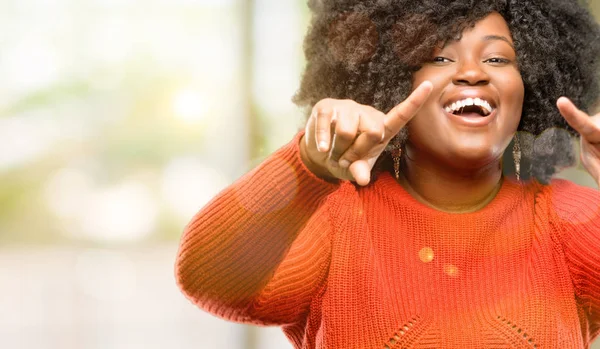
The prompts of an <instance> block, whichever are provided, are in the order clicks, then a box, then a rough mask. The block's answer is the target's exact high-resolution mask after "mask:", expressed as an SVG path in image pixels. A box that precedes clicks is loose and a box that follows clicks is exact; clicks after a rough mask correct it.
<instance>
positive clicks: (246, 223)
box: [176, 135, 338, 324]
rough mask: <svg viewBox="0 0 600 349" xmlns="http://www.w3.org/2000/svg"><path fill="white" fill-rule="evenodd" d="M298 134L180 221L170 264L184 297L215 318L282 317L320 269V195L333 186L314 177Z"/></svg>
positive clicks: (275, 320) (325, 224) (324, 257)
mask: <svg viewBox="0 0 600 349" xmlns="http://www.w3.org/2000/svg"><path fill="white" fill-rule="evenodd" d="M299 137H300V135H299V136H298V137H296V138H294V140H293V141H292V142H291V143H290V144H288V145H287V146H285V147H283V148H281V149H280V150H278V151H277V152H276V153H274V154H273V155H272V156H270V157H269V158H268V159H267V160H266V161H265V162H264V163H262V164H261V165H260V166H259V167H258V168H256V169H255V170H253V171H252V172H250V173H248V174H246V175H245V176H243V177H242V178H240V179H239V180H238V181H237V182H235V183H234V184H233V185H231V186H230V187H228V188H226V189H225V190H224V191H223V192H221V193H220V194H219V195H218V196H217V197H215V198H214V199H213V200H212V201H211V202H210V203H209V204H208V205H207V206H205V207H204V208H203V209H202V210H201V211H200V212H199V213H198V214H196V216H195V217H194V218H193V220H192V221H191V222H190V223H189V225H188V226H187V227H186V229H185V232H184V235H183V237H182V239H181V244H180V249H179V254H178V257H177V262H176V278H177V283H178V285H179V287H180V288H181V289H182V291H183V292H184V293H185V295H186V296H187V297H188V298H189V299H190V300H191V301H192V302H194V303H195V304H197V305H198V306H199V307H201V308H203V309H205V310H206V311H209V312H211V313H213V314H215V315H217V316H220V317H223V318H226V319H229V320H232V321H243V322H253V323H260V324H283V323H289V322H292V321H294V320H295V319H296V317H297V316H298V315H299V314H301V313H302V312H303V311H305V310H306V308H307V306H308V305H309V304H310V300H311V296H312V294H313V292H314V291H315V289H316V288H317V287H318V285H319V284H320V283H322V280H323V278H324V277H325V275H326V267H327V265H328V261H329V251H330V250H329V219H328V214H327V206H326V205H323V202H324V201H325V199H326V197H327V196H328V195H329V194H330V193H332V192H333V191H335V190H336V189H337V188H338V185H337V184H332V183H328V182H325V181H323V180H321V179H319V178H317V177H315V176H314V175H313V174H312V173H311V172H310V171H309V170H308V169H306V167H305V166H304V165H303V163H302V160H301V159H300V156H299V147H298V143H299Z"/></svg>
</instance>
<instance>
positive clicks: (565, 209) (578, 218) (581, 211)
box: [540, 179, 600, 223]
mask: <svg viewBox="0 0 600 349" xmlns="http://www.w3.org/2000/svg"><path fill="white" fill-rule="evenodd" d="M540 194H541V195H540V197H541V198H542V199H543V200H544V201H546V203H547V204H548V209H550V210H551V212H552V213H553V214H555V216H556V218H557V219H559V220H562V221H566V222H569V223H577V222H582V221H589V220H592V219H595V218H596V217H598V216H600V191H598V190H597V189H594V188H590V187H585V186H582V185H579V184H575V183H573V182H571V181H568V180H564V179H553V180H552V181H551V182H550V184H548V185H544V186H542V188H541V192H540Z"/></svg>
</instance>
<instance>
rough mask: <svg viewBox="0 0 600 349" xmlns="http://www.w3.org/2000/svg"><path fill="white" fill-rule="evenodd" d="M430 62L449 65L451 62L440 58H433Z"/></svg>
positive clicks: (448, 59)
mask: <svg viewBox="0 0 600 349" xmlns="http://www.w3.org/2000/svg"><path fill="white" fill-rule="evenodd" d="M431 62H433V63H451V62H453V61H452V60H451V59H450V58H446V57H442V56H437V57H434V58H433V59H432V60H431Z"/></svg>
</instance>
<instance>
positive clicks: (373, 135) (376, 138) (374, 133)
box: [365, 128, 382, 143]
mask: <svg viewBox="0 0 600 349" xmlns="http://www.w3.org/2000/svg"><path fill="white" fill-rule="evenodd" d="M381 134H382V131H381V129H379V128H373V129H371V130H369V131H367V132H365V137H366V138H367V141H369V142H370V143H379V142H380V141H381Z"/></svg>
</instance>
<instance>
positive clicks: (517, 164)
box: [513, 133, 521, 181]
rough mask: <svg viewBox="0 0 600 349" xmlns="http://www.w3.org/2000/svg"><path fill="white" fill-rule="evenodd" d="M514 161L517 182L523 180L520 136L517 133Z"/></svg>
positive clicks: (514, 144) (514, 145)
mask: <svg viewBox="0 0 600 349" xmlns="http://www.w3.org/2000/svg"><path fill="white" fill-rule="evenodd" d="M513 160H514V161H515V175H516V177H517V180H518V181H519V180H521V145H520V144H519V136H518V135H517V133H515V141H514V143H513Z"/></svg>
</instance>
